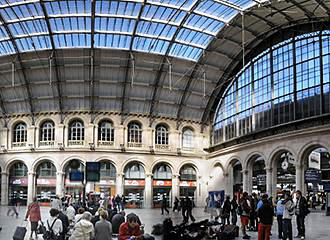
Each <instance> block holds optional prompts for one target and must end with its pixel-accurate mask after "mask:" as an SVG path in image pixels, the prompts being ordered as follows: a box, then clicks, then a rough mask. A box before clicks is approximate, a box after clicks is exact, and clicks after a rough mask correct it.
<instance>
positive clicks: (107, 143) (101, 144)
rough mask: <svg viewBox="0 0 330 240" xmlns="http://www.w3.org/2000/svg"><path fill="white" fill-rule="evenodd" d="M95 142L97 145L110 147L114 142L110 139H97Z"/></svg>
mask: <svg viewBox="0 0 330 240" xmlns="http://www.w3.org/2000/svg"><path fill="white" fill-rule="evenodd" d="M97 144H98V146H102V147H112V146H113V145H114V142H112V141H98V142H97Z"/></svg>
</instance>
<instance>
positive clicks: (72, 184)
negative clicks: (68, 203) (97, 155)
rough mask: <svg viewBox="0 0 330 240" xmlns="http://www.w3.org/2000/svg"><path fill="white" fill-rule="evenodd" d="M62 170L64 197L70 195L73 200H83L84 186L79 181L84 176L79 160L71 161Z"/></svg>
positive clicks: (82, 166)
mask: <svg viewBox="0 0 330 240" xmlns="http://www.w3.org/2000/svg"><path fill="white" fill-rule="evenodd" d="M64 169H65V170H64V189H65V195H70V196H72V197H73V198H74V199H83V198H82V197H83V189H84V185H83V182H82V180H80V179H81V178H83V176H84V174H85V170H84V169H85V167H84V164H83V162H82V161H81V160H79V159H72V160H70V161H69V162H68V164H67V165H66V166H65V168H64Z"/></svg>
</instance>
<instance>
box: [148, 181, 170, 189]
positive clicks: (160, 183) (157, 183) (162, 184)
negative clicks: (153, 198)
mask: <svg viewBox="0 0 330 240" xmlns="http://www.w3.org/2000/svg"><path fill="white" fill-rule="evenodd" d="M152 185H153V186H154V187H172V181H171V180H153V181H152Z"/></svg>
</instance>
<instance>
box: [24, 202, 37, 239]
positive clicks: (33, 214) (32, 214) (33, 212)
mask: <svg viewBox="0 0 330 240" xmlns="http://www.w3.org/2000/svg"><path fill="white" fill-rule="evenodd" d="M28 218H29V220H30V223H31V235H30V239H33V238H32V235H33V233H35V236H36V238H38V235H37V229H38V222H39V221H41V215H40V206H39V203H38V201H37V198H36V197H34V198H33V199H32V203H30V204H29V206H28V210H27V212H26V215H25V221H27V219H28Z"/></svg>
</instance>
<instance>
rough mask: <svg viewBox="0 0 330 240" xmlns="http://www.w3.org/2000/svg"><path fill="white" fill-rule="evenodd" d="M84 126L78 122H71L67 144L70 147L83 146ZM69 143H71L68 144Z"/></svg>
mask: <svg viewBox="0 0 330 240" xmlns="http://www.w3.org/2000/svg"><path fill="white" fill-rule="evenodd" d="M84 130H85V129H84V124H83V122H82V121H80V120H75V121H73V122H71V124H70V126H69V144H70V145H83V141H84V138H85V131H84ZM70 141H71V142H70Z"/></svg>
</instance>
